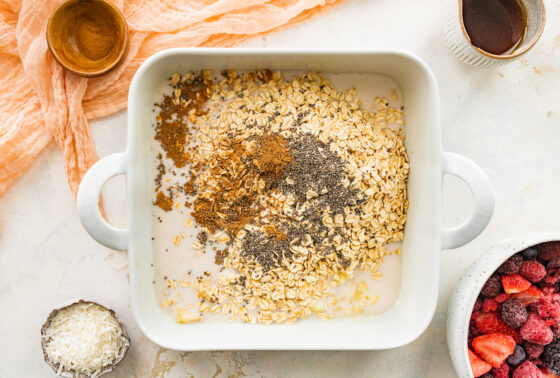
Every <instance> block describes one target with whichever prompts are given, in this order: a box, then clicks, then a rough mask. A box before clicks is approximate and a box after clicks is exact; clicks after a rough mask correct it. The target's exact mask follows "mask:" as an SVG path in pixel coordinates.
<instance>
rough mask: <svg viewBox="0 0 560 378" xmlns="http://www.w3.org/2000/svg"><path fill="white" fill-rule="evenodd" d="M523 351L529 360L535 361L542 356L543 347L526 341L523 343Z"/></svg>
mask: <svg viewBox="0 0 560 378" xmlns="http://www.w3.org/2000/svg"><path fill="white" fill-rule="evenodd" d="M523 349H525V353H526V354H527V356H529V358H530V359H532V360H536V359H538V358H539V357H540V355H541V354H542V352H543V350H544V347H543V346H542V345H539V344H533V343H530V342H528V341H525V342H523Z"/></svg>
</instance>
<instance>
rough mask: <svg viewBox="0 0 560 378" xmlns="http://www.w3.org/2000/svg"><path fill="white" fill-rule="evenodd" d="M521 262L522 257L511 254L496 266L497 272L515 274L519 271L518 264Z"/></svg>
mask: <svg viewBox="0 0 560 378" xmlns="http://www.w3.org/2000/svg"><path fill="white" fill-rule="evenodd" d="M522 262H523V257H521V256H520V255H513V256H511V257H510V258H509V259H507V260H506V261H505V262H504V263H503V264H502V265H501V266H500V267H499V268H498V273H502V274H515V273H517V272H519V266H520V265H521V263H522Z"/></svg>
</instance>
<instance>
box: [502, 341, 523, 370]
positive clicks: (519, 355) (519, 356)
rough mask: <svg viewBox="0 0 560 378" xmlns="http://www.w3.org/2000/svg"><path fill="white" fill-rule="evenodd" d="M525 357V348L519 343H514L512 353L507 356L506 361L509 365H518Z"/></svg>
mask: <svg viewBox="0 0 560 378" xmlns="http://www.w3.org/2000/svg"><path fill="white" fill-rule="evenodd" d="M525 357H527V354H526V353H525V350H524V349H523V348H522V347H521V346H520V345H516V346H515V350H514V351H513V354H512V355H511V356H509V357H508V358H507V360H506V361H507V363H508V364H510V365H511V366H513V367H518V366H519V365H521V363H522V362H523V361H525Z"/></svg>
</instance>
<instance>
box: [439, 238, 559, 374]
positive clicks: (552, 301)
mask: <svg viewBox="0 0 560 378" xmlns="http://www.w3.org/2000/svg"><path fill="white" fill-rule="evenodd" d="M447 343H448V347H449V353H450V355H451V360H452V361H453V365H454V367H455V370H456V372H457V374H458V375H459V377H469V378H472V377H482V378H492V377H493V378H508V377H513V378H553V377H560V232H540V233H532V234H529V235H525V236H522V237H516V238H512V239H508V240H506V241H504V242H502V243H501V244H499V245H497V246H495V247H493V248H491V249H490V250H488V251H487V252H486V253H484V254H483V255H481V256H480V257H479V258H478V259H477V260H476V261H475V262H474V263H473V264H472V265H471V267H470V268H469V269H468V270H467V271H466V272H465V274H464V275H463V276H462V277H461V279H460V280H459V282H458V284H457V286H456V288H455V292H454V294H453V297H452V299H451V302H450V303H449V312H448V319H447Z"/></svg>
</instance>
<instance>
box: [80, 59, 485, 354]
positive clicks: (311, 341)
mask: <svg viewBox="0 0 560 378" xmlns="http://www.w3.org/2000/svg"><path fill="white" fill-rule="evenodd" d="M257 68H269V69H271V70H281V71H288V70H289V71H323V72H332V73H343V72H344V73H376V74H382V75H385V76H388V77H390V78H392V79H393V80H395V81H396V82H397V83H398V84H399V86H400V89H401V92H402V93H403V95H404V104H405V119H406V127H405V135H406V147H407V152H408V155H409V159H410V176H409V184H408V196H409V200H410V207H409V210H408V220H407V223H406V227H405V237H404V241H403V245H402V267H401V269H402V278H401V289H400V294H399V296H398V299H397V300H396V302H395V304H394V305H393V306H392V307H391V308H390V309H389V310H388V311H386V312H385V313H382V314H380V315H372V316H365V315H362V316H354V317H347V318H334V319H330V320H328V321H325V320H321V319H304V320H300V321H298V322H297V323H296V324H295V325H284V324H281V325H268V326H263V325H254V324H245V323H241V322H235V323H218V322H209V323H205V322H200V323H193V324H188V325H181V324H176V323H175V322H174V321H173V319H171V318H169V317H168V316H166V315H164V313H163V311H162V310H161V309H160V307H159V305H158V303H157V301H156V297H155V295H154V289H153V284H152V281H153V276H154V273H153V268H152V267H151V266H150V264H151V263H152V259H153V256H152V243H151V234H152V202H151V200H152V194H153V177H152V170H151V168H150V167H151V159H152V156H151V153H150V136H151V133H150V130H151V127H152V124H151V121H152V109H153V100H154V93H155V92H156V90H157V88H158V86H160V85H161V83H162V81H164V80H165V79H166V78H167V77H169V76H170V75H171V74H173V73H174V72H185V71H188V70H200V69H211V70H213V71H217V72H220V71H222V70H224V69H237V70H248V69H257ZM439 112H440V109H439V97H438V91H437V84H436V81H435V78H434V75H433V74H432V72H431V71H430V70H429V68H428V67H427V66H426V64H425V63H423V62H422V61H421V60H419V59H418V58H417V57H415V56H413V55H411V54H409V53H406V52H401V51H394V50H373V51H372V50H367V51H362V50H361V51H302V50H269V49H266V50H263V49H190V48H179V49H171V50H166V51H163V52H161V53H158V54H156V55H154V56H153V57H151V58H150V59H148V60H147V61H146V62H145V63H144V64H143V65H142V66H141V67H140V68H139V70H138V72H137V73H136V75H135V77H134V79H133V80H132V83H131V86H130V93H129V108H128V147H127V151H126V152H123V153H119V154H114V155H110V156H107V157H105V158H103V159H102V160H100V161H99V162H98V163H97V164H95V165H94V166H93V167H92V168H91V169H90V171H89V172H88V173H87V175H86V176H85V177H84V180H83V182H82V184H81V186H80V190H79V193H78V212H79V214H80V219H81V220H82V223H83V224H84V227H85V228H86V229H87V230H88V232H89V233H90V234H91V235H92V236H93V237H94V238H95V239H97V240H98V241H99V242H100V243H102V244H104V245H106V246H109V247H111V248H115V249H123V250H128V253H129V262H130V264H129V267H130V283H131V298H132V309H133V312H134V315H135V318H136V321H137V323H138V325H139V327H140V328H141V329H142V331H143V332H144V333H145V334H146V336H147V337H148V338H150V339H151V340H152V341H153V342H155V343H156V344H159V345H161V346H163V347H165V348H169V349H176V350H189V351H194V350H224V349H237V350H239V349H254V350H258V349H261V350H262V349H297V350H304V349H315V350H320V349H323V350H324V349H337V350H341V349H352V350H359V349H370V350H371V349H388V348H395V347H399V346H402V345H405V344H407V343H410V342H411V341H413V340H415V339H416V338H417V337H418V336H420V335H421V334H422V332H423V331H424V330H425V329H426V327H427V326H428V324H429V323H430V321H431V319H432V316H433V314H434V310H435V307H436V302H437V296H438V281H439V268H440V266H439V264H440V250H441V248H442V247H443V248H456V247H458V246H461V245H463V244H466V243H467V242H469V241H470V240H472V239H473V238H475V237H476V236H477V235H478V234H479V233H480V232H482V230H483V229H484V228H485V227H486V225H487V224H488V222H489V220H490V218H491V215H492V212H493V209H494V197H493V192H492V187H491V184H490V182H489V180H488V178H487V177H486V175H485V174H484V172H483V171H482V170H481V169H480V168H479V167H478V166H477V165H476V164H474V163H473V162H472V161H470V160H468V159H466V158H465V157H462V156H460V155H457V154H454V153H447V152H443V151H442V147H441V137H440V134H441V130H440V115H439ZM118 174H126V175H127V228H126V229H117V228H115V227H112V226H110V225H109V224H107V223H106V222H105V221H104V219H103V218H102V217H101V215H100V213H99V208H98V195H99V191H100V189H101V187H102V186H103V184H104V183H105V182H106V181H107V180H108V179H109V178H110V177H112V176H115V175H118ZM444 174H452V175H456V176H458V177H460V178H462V179H463V180H464V181H466V182H467V184H468V185H469V186H470V188H471V190H472V192H473V197H474V204H475V206H474V207H475V209H474V213H473V215H472V216H471V218H470V219H469V220H468V221H467V222H465V223H464V224H463V225H461V226H459V227H457V228H453V229H443V228H442V221H441V219H442V214H441V210H442V209H441V206H442V205H441V204H442V188H441V187H442V177H443V175H444Z"/></svg>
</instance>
